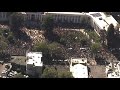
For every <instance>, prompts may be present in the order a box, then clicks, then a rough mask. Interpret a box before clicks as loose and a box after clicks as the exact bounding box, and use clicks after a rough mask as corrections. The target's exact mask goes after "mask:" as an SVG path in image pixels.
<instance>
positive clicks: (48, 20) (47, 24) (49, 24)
mask: <svg viewBox="0 0 120 90" xmlns="http://www.w3.org/2000/svg"><path fill="white" fill-rule="evenodd" d="M42 28H43V29H44V30H46V32H51V31H52V30H53V28H54V20H53V18H52V17H51V16H46V17H45V18H44V20H43V23H42Z"/></svg>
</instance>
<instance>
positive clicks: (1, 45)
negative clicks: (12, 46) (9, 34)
mask: <svg viewBox="0 0 120 90" xmlns="http://www.w3.org/2000/svg"><path fill="white" fill-rule="evenodd" d="M7 46H8V44H7V43H6V42H5V41H0V50H4V49H6V48H7Z"/></svg>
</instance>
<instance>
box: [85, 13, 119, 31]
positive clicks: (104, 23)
mask: <svg viewBox="0 0 120 90" xmlns="http://www.w3.org/2000/svg"><path fill="white" fill-rule="evenodd" d="M87 15H89V16H91V17H92V18H93V20H94V21H95V22H96V24H97V25H98V26H99V28H100V29H105V30H107V29H108V27H109V25H110V24H113V25H114V26H116V25H117V24H118V22H117V21H116V20H115V19H114V18H113V17H112V16H111V15H109V16H107V15H105V14H104V13H102V12H89V14H87Z"/></svg>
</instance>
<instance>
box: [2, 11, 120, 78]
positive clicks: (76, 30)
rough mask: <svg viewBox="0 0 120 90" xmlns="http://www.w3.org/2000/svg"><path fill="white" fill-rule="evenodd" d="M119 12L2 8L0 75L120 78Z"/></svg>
mask: <svg viewBox="0 0 120 90" xmlns="http://www.w3.org/2000/svg"><path fill="white" fill-rule="evenodd" d="M119 23H120V12H0V78H120V24H119Z"/></svg>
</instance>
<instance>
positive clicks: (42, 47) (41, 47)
mask: <svg viewBox="0 0 120 90" xmlns="http://www.w3.org/2000/svg"><path fill="white" fill-rule="evenodd" d="M33 51H36V52H42V53H43V54H46V53H48V52H49V51H48V43H46V42H42V43H38V44H36V45H35V46H34V47H33Z"/></svg>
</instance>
